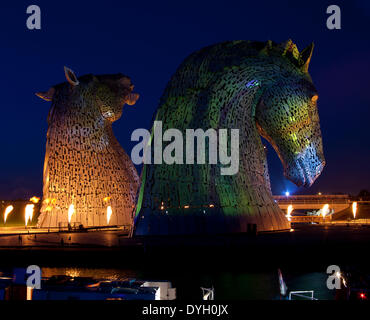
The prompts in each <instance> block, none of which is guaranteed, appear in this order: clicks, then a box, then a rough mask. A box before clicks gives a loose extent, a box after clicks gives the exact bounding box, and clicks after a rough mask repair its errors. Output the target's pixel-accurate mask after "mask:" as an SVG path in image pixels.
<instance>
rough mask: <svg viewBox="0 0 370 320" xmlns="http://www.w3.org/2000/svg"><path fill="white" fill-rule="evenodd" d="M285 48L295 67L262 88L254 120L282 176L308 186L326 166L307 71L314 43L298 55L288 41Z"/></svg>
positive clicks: (313, 94)
mask: <svg viewBox="0 0 370 320" xmlns="http://www.w3.org/2000/svg"><path fill="white" fill-rule="evenodd" d="M284 47H285V48H286V53H285V54H286V55H290V57H291V61H292V63H293V64H294V65H296V68H293V69H288V68H286V69H283V70H282V75H281V76H280V79H279V80H278V81H276V82H275V83H273V84H272V85H270V86H267V88H264V92H263V94H262V97H261V99H260V102H259V104H258V106H257V108H256V122H257V127H258V129H259V131H260V133H261V135H262V136H263V137H264V138H265V139H267V140H268V141H269V142H270V144H271V145H272V146H273V147H274V149H275V151H276V152H277V154H278V156H279V158H280V160H281V162H282V164H283V167H284V175H285V176H286V177H287V178H288V179H289V180H291V181H292V182H294V183H295V184H296V185H298V186H301V185H303V186H305V187H309V186H311V185H312V183H313V182H314V181H315V180H316V178H317V177H318V176H319V175H320V173H321V172H322V170H323V168H324V166H325V158H324V153H323V147H322V139H321V130H320V124H319V115H318V111H317V99H318V93H317V90H316V88H315V86H314V85H313V83H312V80H311V77H310V75H309V73H308V67H309V63H310V60H311V56H312V52H313V48H314V45H313V44H311V45H309V46H308V47H307V48H306V49H304V50H303V51H302V52H301V53H300V54H298V51H297V49H296V47H295V45H294V44H293V43H292V42H291V41H290V40H289V41H287V43H284Z"/></svg>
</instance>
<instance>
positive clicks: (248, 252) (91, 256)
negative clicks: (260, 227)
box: [0, 225, 370, 271]
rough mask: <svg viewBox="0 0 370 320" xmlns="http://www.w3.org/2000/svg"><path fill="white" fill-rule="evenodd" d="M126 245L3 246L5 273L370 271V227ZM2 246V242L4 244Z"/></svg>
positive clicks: (125, 242)
mask: <svg viewBox="0 0 370 320" xmlns="http://www.w3.org/2000/svg"><path fill="white" fill-rule="evenodd" d="M120 243H121V245H120V246H112V247H104V246H95V245H94V246H89V245H81V246H68V245H65V246H63V247H62V246H55V245H54V246H45V245H43V246H30V247H19V246H18V247H17V246H13V247H4V246H1V245H0V257H1V260H0V268H3V267H14V266H28V265H31V264H38V265H42V266H80V267H99V268H100V267H101V268H104V267H121V268H144V269H146V268H149V269H157V268H160V269H163V268H164V269H166V268H178V269H186V268H189V269H193V268H197V267H199V268H201V266H202V265H204V264H206V265H208V266H209V267H211V268H212V269H214V270H218V269H219V270H238V269H248V270H254V269H255V270H264V269H271V268H272V267H277V268H279V267H280V268H286V269H291V270H295V269H299V270H302V269H306V268H307V269H310V270H312V269H315V270H316V269H318V270H321V271H322V270H324V269H325V268H326V267H327V266H328V265H331V264H337V265H340V264H341V265H349V264H355V265H360V266H361V267H364V268H365V267H368V266H369V264H370V261H368V259H367V255H368V250H369V244H370V228H368V227H345V226H341V227H338V226H336V227H322V226H311V225H310V226H302V227H298V228H297V229H295V230H294V231H293V232H279V233H269V234H259V235H257V236H249V235H229V236H188V237H151V238H140V239H127V238H124V239H121V242H120ZM0 244H1V240H0Z"/></svg>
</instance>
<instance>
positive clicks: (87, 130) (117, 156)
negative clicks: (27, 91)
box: [36, 67, 139, 227]
mask: <svg viewBox="0 0 370 320" xmlns="http://www.w3.org/2000/svg"><path fill="white" fill-rule="evenodd" d="M64 71H65V76H66V79H67V81H66V82H63V83H61V84H58V85H56V86H53V87H51V88H50V89H49V90H48V91H47V92H39V93H37V94H36V95H37V96H39V97H40V98H42V99H44V100H46V101H51V102H52V105H51V108H50V111H49V116H48V124H49V128H48V132H47V141H46V153H45V162H44V187H43V204H42V208H41V215H40V217H39V221H38V226H40V227H57V226H60V225H64V226H66V225H67V224H72V223H73V224H82V225H84V226H105V225H109V224H115V225H130V224H131V221H132V210H133V208H134V206H135V196H136V191H137V187H138V184H139V177H138V175H137V172H136V169H135V167H134V166H133V164H132V162H131V159H130V158H129V157H128V155H127V154H126V152H125V151H124V150H123V148H122V147H121V146H120V144H119V142H118V141H117V139H116V138H115V137H114V134H113V129H112V122H114V121H116V120H118V119H119V118H120V117H121V115H122V108H123V106H124V104H129V105H132V104H134V103H135V102H136V100H137V99H138V98H139V95H138V94H136V93H133V92H132V91H133V88H134V86H133V84H132V83H131V79H130V78H129V77H128V76H125V75H123V74H112V75H92V74H89V75H85V76H81V77H77V76H76V75H75V74H74V72H73V71H72V70H71V69H69V68H67V67H65V68H64Z"/></svg>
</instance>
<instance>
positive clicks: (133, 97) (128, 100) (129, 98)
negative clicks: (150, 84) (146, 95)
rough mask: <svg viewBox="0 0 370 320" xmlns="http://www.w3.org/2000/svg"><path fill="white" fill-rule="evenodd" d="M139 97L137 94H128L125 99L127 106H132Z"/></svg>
mask: <svg viewBox="0 0 370 320" xmlns="http://www.w3.org/2000/svg"><path fill="white" fill-rule="evenodd" d="M139 97H140V95H139V94H138V93H130V94H129V95H128V96H127V98H126V103H127V104H128V105H129V106H133V105H134V104H135V103H136V101H137V100H138V99H139Z"/></svg>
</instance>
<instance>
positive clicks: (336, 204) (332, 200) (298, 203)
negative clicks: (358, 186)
mask: <svg viewBox="0 0 370 320" xmlns="http://www.w3.org/2000/svg"><path fill="white" fill-rule="evenodd" d="M273 197H274V200H275V201H276V202H277V203H278V205H279V207H280V209H282V210H284V211H286V209H287V208H288V206H289V205H292V206H293V208H294V209H295V210H319V209H322V207H323V206H324V205H325V204H328V205H329V208H330V209H333V210H334V212H335V213H336V212H339V211H342V210H345V209H347V208H349V207H350V206H351V205H352V201H351V200H350V198H349V195H348V194H343V195H338V194H325V195H319V194H318V195H289V196H273Z"/></svg>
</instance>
